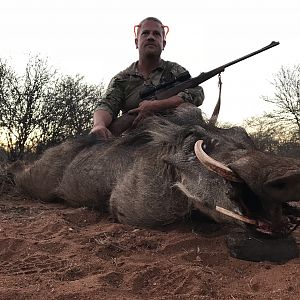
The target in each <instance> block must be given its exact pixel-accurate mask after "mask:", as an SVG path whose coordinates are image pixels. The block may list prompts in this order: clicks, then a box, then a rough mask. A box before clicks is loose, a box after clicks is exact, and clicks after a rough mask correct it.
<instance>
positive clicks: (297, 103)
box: [263, 65, 300, 140]
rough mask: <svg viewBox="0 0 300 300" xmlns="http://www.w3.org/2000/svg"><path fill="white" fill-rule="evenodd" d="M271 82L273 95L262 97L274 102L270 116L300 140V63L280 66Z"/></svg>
mask: <svg viewBox="0 0 300 300" xmlns="http://www.w3.org/2000/svg"><path fill="white" fill-rule="evenodd" d="M272 84H273V85H274V87H275V92H274V95H273V96H272V97H263V99H264V100H265V101H267V102H270V103H273V104H275V107H276V109H275V110H274V112H272V113H271V114H270V116H271V117H272V118H273V119H274V120H276V121H277V122H279V124H281V125H282V126H284V127H285V128H286V129H287V130H288V131H293V132H295V133H296V135H297V136H298V140H300V65H296V66H294V67H293V68H289V67H281V69H280V71H279V72H278V73H277V74H275V78H274V81H273V82H272Z"/></svg>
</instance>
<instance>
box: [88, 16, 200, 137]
mask: <svg viewBox="0 0 300 300" xmlns="http://www.w3.org/2000/svg"><path fill="white" fill-rule="evenodd" d="M136 27H137V32H136V38H135V45H136V48H137V49H138V51H139V60H138V61H137V62H135V63H133V64H131V65H130V66H129V67H128V68H127V69H126V70H124V71H122V72H120V73H119V74H117V75H116V76H115V77H113V79H112V80H111V81H110V84H109V86H108V89H107V91H106V93H105V95H104V97H103V99H101V101H100V103H99V106H98V107H97V109H96V111H95V113H94V126H93V128H92V130H91V133H94V134H96V135H97V136H99V137H103V138H109V137H110V136H112V133H111V132H110V131H109V129H108V127H109V125H110V124H111V123H112V121H113V120H115V119H116V118H117V116H118V114H119V112H120V110H121V111H122V113H126V112H127V113H129V114H136V118H135V120H134V121H133V126H136V125H137V124H138V123H139V122H140V121H142V120H143V119H144V118H145V117H147V116H148V115H150V114H153V113H157V112H162V111H164V110H166V109H171V108H175V107H177V106H178V105H180V104H182V103H183V102H191V103H193V104H195V105H196V106H199V105H201V104H202V102H203V100H204V92H203V89H202V88H201V87H200V86H198V87H196V88H192V89H187V90H185V91H183V92H180V93H178V94H177V95H175V96H172V97H170V98H167V99H161V100H144V101H142V100H141V99H140V97H139V95H140V92H141V91H142V90H143V89H144V88H145V85H158V84H160V83H162V82H166V81H169V80H171V79H172V78H174V77H177V76H178V75H179V74H181V73H183V72H184V71H186V70H185V69H184V68H183V67H181V66H180V65H178V64H177V63H174V62H169V61H164V60H163V59H161V52H162V51H163V50H164V48H165V46H166V32H165V28H167V26H164V25H163V24H162V22H161V21H160V20H158V19H157V18H153V17H148V18H146V19H144V20H143V21H141V23H140V24H139V25H137V26H136Z"/></svg>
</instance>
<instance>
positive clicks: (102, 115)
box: [90, 109, 113, 139]
mask: <svg viewBox="0 0 300 300" xmlns="http://www.w3.org/2000/svg"><path fill="white" fill-rule="evenodd" d="M111 121H112V116H111V115H110V113H109V112H107V111H105V110H101V109H98V110H96V111H95V112H94V126H93V128H92V130H91V132H90V133H93V134H95V135H96V136H97V137H101V138H104V139H108V138H110V137H112V136H113V135H112V133H111V132H110V131H109V130H108V129H107V127H108V126H109V125H110V123H111Z"/></svg>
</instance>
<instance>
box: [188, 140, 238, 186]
mask: <svg viewBox="0 0 300 300" xmlns="http://www.w3.org/2000/svg"><path fill="white" fill-rule="evenodd" d="M202 144H203V140H199V141H197V142H196V143H195V146H194V150H195V154H196V156H197V158H198V159H199V161H200V162H201V163H202V164H203V165H204V166H205V167H207V168H208V169H209V170H211V171H213V172H215V173H217V174H219V175H220V176H222V177H224V178H225V179H227V180H229V181H234V182H243V180H242V179H241V178H239V177H238V176H237V175H236V174H235V173H234V172H233V171H232V170H231V169H229V168H228V167H227V166H225V165H224V164H222V163H220V162H219V161H217V160H215V159H213V158H212V157H210V156H208V155H207V154H206V153H205V152H204V151H203V149H202Z"/></svg>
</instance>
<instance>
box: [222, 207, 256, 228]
mask: <svg viewBox="0 0 300 300" xmlns="http://www.w3.org/2000/svg"><path fill="white" fill-rule="evenodd" d="M216 211H218V212H219V213H221V214H223V215H226V216H228V217H231V218H233V219H236V220H239V221H242V222H244V223H247V224H251V225H256V224H257V222H256V221H255V220H252V219H249V218H247V217H244V216H241V215H239V214H236V213H234V212H232V211H230V210H228V209H225V208H223V207H220V206H216Z"/></svg>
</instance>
